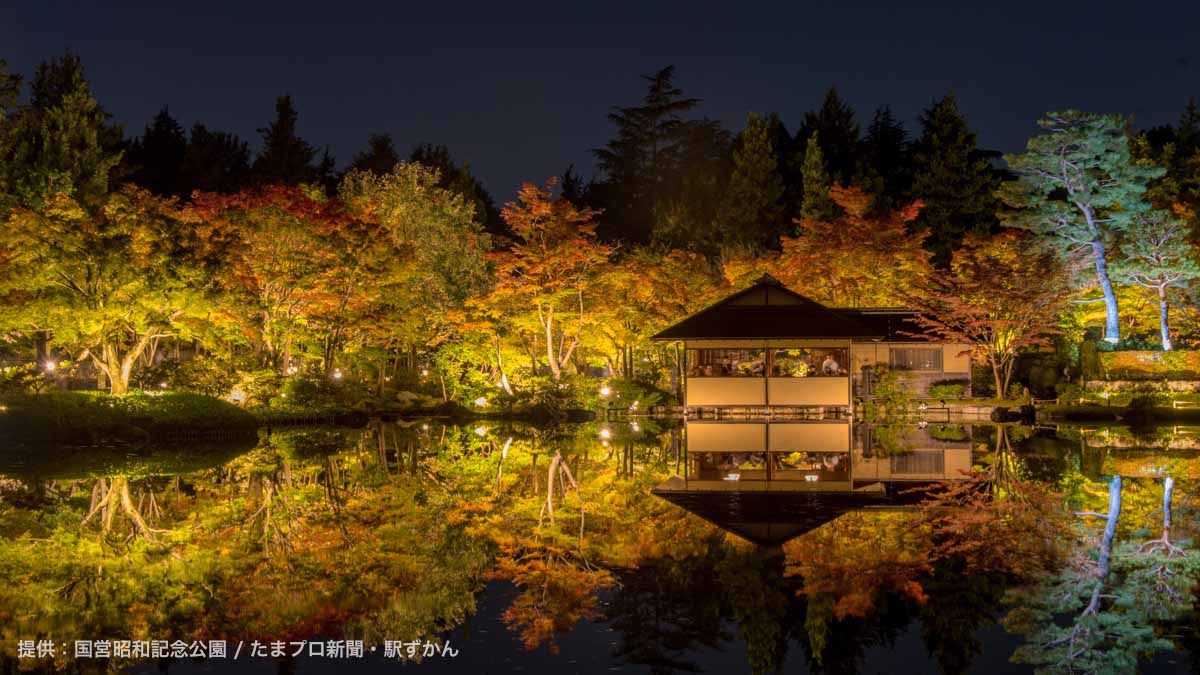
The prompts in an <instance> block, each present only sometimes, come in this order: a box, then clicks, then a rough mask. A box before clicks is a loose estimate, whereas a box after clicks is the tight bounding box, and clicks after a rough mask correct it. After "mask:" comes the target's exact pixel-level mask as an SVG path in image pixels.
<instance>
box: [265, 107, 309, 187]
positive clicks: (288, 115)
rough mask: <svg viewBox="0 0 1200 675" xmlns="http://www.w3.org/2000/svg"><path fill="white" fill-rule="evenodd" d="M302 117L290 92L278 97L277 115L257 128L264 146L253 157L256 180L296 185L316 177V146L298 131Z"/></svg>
mask: <svg viewBox="0 0 1200 675" xmlns="http://www.w3.org/2000/svg"><path fill="white" fill-rule="evenodd" d="M298 117H299V115H298V113H297V112H296V108H295V107H294V106H293V105H292V97H291V96H290V95H287V94H285V95H283V96H280V97H279V98H278V99H276V100H275V119H274V121H272V122H271V123H270V124H269V125H267V126H266V127H263V128H261V129H259V130H258V133H260V134H261V135H262V139H263V147H262V150H261V151H260V152H259V153H258V157H256V158H255V160H254V169H253V172H254V181H255V182H256V183H258V184H259V185H270V184H275V183H278V184H283V185H297V184H299V183H306V182H310V181H312V180H315V179H316V178H317V173H318V172H317V167H316V166H314V165H313V160H315V159H316V157H317V150H316V148H314V147H313V146H311V145H309V144H308V142H307V141H305V140H304V139H303V138H300V136H298V135H297V133H296V119H297V118H298Z"/></svg>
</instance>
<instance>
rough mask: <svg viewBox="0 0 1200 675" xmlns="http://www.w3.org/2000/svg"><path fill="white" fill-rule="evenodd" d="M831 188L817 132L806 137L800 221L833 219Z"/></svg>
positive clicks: (833, 209) (833, 208)
mask: <svg viewBox="0 0 1200 675" xmlns="http://www.w3.org/2000/svg"><path fill="white" fill-rule="evenodd" d="M830 187H831V184H830V180H829V173H828V171H826V169H825V157H824V153H822V152H821V143H820V139H819V138H818V137H817V132H815V131H814V132H813V133H812V135H811V136H809V137H808V147H807V149H806V150H805V151H804V196H803V197H802V198H801V201H800V219H801V220H829V219H830V218H832V217H833V215H834V211H835V206H834V203H833V200H831V199H830V198H829V188H830Z"/></svg>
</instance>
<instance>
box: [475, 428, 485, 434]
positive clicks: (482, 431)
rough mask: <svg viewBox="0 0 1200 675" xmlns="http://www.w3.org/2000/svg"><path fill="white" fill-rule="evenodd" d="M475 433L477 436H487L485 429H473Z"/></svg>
mask: <svg viewBox="0 0 1200 675" xmlns="http://www.w3.org/2000/svg"><path fill="white" fill-rule="evenodd" d="M475 433H476V435H479V436H487V427H475Z"/></svg>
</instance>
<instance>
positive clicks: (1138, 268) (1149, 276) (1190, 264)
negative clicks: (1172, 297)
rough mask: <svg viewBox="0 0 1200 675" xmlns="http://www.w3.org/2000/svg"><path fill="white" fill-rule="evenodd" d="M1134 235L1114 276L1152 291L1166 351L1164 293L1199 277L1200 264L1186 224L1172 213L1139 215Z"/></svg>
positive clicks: (1167, 334)
mask: <svg viewBox="0 0 1200 675" xmlns="http://www.w3.org/2000/svg"><path fill="white" fill-rule="evenodd" d="M1137 223H1138V224H1137V235H1136V236H1133V237H1130V238H1129V239H1128V240H1127V241H1126V243H1125V245H1124V247H1123V248H1122V249H1121V252H1122V257H1121V262H1120V264H1119V265H1118V266H1117V269H1116V277H1117V278H1118V279H1120V280H1122V281H1126V282H1129V283H1133V284H1137V285H1138V286H1142V287H1144V288H1147V289H1150V290H1151V291H1154V293H1155V295H1156V296H1157V297H1158V317H1159V319H1158V326H1159V334H1160V336H1161V340H1162V348H1163V350H1165V351H1170V349H1171V331H1170V327H1169V321H1168V310H1169V303H1168V298H1167V292H1168V290H1169V289H1171V288H1172V287H1177V286H1183V285H1185V284H1187V282H1189V281H1192V280H1194V279H1197V278H1200V264H1198V263H1197V262H1196V258H1195V251H1194V248H1193V246H1192V244H1191V242H1189V241H1188V237H1187V234H1188V232H1187V230H1188V228H1187V224H1186V223H1184V222H1182V221H1181V220H1180V219H1178V218H1176V217H1175V216H1174V215H1173V214H1170V213H1167V212H1164V211H1151V212H1149V213H1145V214H1142V215H1141V216H1139V218H1138V221H1137Z"/></svg>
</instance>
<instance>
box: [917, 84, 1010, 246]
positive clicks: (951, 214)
mask: <svg viewBox="0 0 1200 675" xmlns="http://www.w3.org/2000/svg"><path fill="white" fill-rule="evenodd" d="M913 164H914V175H913V185H912V197H913V198H915V199H920V200H921V201H922V203H923V204H924V208H922V209H921V215H920V216H919V217H918V218H917V226H918V227H925V228H927V229H928V230H929V237H927V238H926V239H925V241H926V243H927V245H928V246H929V250H930V251H931V252H932V253H934V260H935V262H936V263H939V264H941V265H945V264H946V263H948V262H949V260H950V254H951V251H953V250H954V249H955V248H957V247H958V245H959V244H960V243H961V242H962V240H963V237H964V236H965V235H966V234H968V233H972V234H983V233H986V232H988V231H989V230H990V229H992V227H993V226H994V225H995V224H996V208H997V206H998V205H999V202H998V200H997V198H996V197H995V191H996V188H997V187H999V184H1000V181H999V178H998V177H997V176H996V174H995V172H994V171H993V170H992V167H991V166H990V165H989V164H988V163H987V161H986V160H984V159H983V158H982V157H981V156H980V154H979V148H978V146H977V144H976V141H975V134H974V133H973V132H972V131H971V130H970V128H969V127H968V126H967V120H966V118H965V117H963V114H962V112H961V111H959V109H958V101H957V99H956V98H955V96H954V94H947V95H946V96H945V97H943V98H942V99H941V100H940V101H938V102H937V103H934V104H933V107H931V108H929V109H928V110H926V111H925V112H924V113H923V114H922V115H921V138H920V139H918V140H917V143H916V147H915V153H914V158H913Z"/></svg>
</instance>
